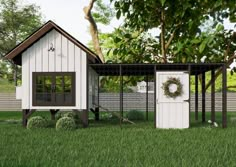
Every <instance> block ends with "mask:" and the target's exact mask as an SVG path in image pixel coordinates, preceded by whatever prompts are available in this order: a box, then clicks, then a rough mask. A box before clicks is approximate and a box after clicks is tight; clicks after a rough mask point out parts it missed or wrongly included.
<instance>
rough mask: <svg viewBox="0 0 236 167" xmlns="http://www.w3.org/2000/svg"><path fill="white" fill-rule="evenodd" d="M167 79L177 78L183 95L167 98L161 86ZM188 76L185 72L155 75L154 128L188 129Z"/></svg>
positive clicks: (158, 73)
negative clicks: (181, 86)
mask: <svg viewBox="0 0 236 167" xmlns="http://www.w3.org/2000/svg"><path fill="white" fill-rule="evenodd" d="M169 77H175V78H179V79H180V82H181V84H182V85H183V93H182V95H181V96H178V97H176V98H170V97H167V96H166V95H165V94H164V90H163V89H162V84H163V83H164V82H166V81H167V80H168V78H169ZM186 100H187V101H186ZM188 100H189V74H188V73H185V72H157V73H156V127H157V128H188V127H189V102H188Z"/></svg>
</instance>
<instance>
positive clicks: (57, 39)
mask: <svg viewBox="0 0 236 167" xmlns="http://www.w3.org/2000/svg"><path fill="white" fill-rule="evenodd" d="M61 38H62V35H61V34H60V33H58V32H56V33H55V66H56V70H55V71H57V72H61V64H62V63H61V59H62V58H61V57H62V56H61V51H62V48H61Z"/></svg>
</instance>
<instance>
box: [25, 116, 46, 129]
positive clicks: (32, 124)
mask: <svg viewBox="0 0 236 167" xmlns="http://www.w3.org/2000/svg"><path fill="white" fill-rule="evenodd" d="M47 125H48V124H47V121H46V119H44V118H43V117H41V116H34V117H31V118H30V119H29V121H28V124H27V129H36V128H46V127H47Z"/></svg>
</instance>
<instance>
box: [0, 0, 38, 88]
mask: <svg viewBox="0 0 236 167" xmlns="http://www.w3.org/2000/svg"><path fill="white" fill-rule="evenodd" d="M39 9H40V8H39V7H38V6H35V5H34V4H28V5H22V4H21V3H20V1H19V0H0V59H2V58H3V57H4V55H5V54H6V53H8V52H9V51H10V50H11V49H12V48H14V47H15V46H16V45H17V44H18V43H20V42H21V41H23V40H24V39H25V38H26V37H28V36H29V35H30V34H32V33H33V32H34V31H35V30H37V29H38V28H39V27H40V26H41V25H42V23H43V21H42V16H41V13H40V12H39ZM8 63H10V64H11V68H12V69H13V70H12V71H13V76H14V77H13V78H14V82H15V85H17V83H16V81H17V69H18V67H17V66H16V65H15V64H14V63H13V62H12V61H9V60H8Z"/></svg>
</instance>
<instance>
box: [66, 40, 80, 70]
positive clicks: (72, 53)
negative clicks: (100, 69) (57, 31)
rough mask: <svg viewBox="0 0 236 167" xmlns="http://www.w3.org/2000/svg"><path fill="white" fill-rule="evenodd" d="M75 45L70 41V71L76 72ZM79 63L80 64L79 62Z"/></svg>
mask: <svg viewBox="0 0 236 167" xmlns="http://www.w3.org/2000/svg"><path fill="white" fill-rule="evenodd" d="M74 47H75V46H74V44H73V43H72V42H70V41H68V64H69V66H68V71H75V49H74ZM77 63H78V62H77Z"/></svg>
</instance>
